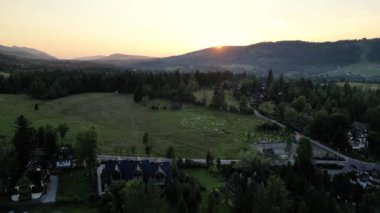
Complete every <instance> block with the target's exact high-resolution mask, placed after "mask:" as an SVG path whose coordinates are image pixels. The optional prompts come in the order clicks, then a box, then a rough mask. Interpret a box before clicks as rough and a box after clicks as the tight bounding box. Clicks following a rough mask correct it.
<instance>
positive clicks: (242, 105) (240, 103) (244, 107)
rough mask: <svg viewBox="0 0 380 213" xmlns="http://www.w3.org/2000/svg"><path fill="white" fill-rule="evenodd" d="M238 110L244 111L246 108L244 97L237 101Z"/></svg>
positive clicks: (245, 98) (246, 100)
mask: <svg viewBox="0 0 380 213" xmlns="http://www.w3.org/2000/svg"><path fill="white" fill-rule="evenodd" d="M239 105H240V110H241V111H245V110H247V107H248V98H247V96H245V95H242V96H240V100H239Z"/></svg>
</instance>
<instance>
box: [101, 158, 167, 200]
mask: <svg viewBox="0 0 380 213" xmlns="http://www.w3.org/2000/svg"><path fill="white" fill-rule="evenodd" d="M97 171H98V194H99V195H103V194H104V193H105V192H106V191H107V189H108V187H109V186H110V185H111V183H112V182H113V181H116V180H126V181H129V180H143V181H144V182H148V181H153V182H154V183H155V184H156V185H158V186H161V187H164V186H165V185H167V184H168V183H170V182H171V161H170V160H150V159H144V160H140V159H127V160H108V161H103V162H101V163H100V165H99V166H98V168H97Z"/></svg>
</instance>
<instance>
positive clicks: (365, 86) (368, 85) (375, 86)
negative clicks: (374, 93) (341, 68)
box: [338, 82, 380, 90]
mask: <svg viewBox="0 0 380 213" xmlns="http://www.w3.org/2000/svg"><path fill="white" fill-rule="evenodd" d="M348 83H349V84H350V86H352V87H358V88H360V89H365V90H367V89H371V90H376V89H380V84H376V83H359V82H348ZM344 84H345V83H344V82H340V83H338V85H340V86H343V85H344Z"/></svg>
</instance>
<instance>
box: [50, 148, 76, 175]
mask: <svg viewBox="0 0 380 213" xmlns="http://www.w3.org/2000/svg"><path fill="white" fill-rule="evenodd" d="M75 166H76V164H75V154H74V149H73V148H72V147H71V145H70V144H64V145H61V146H60V147H59V148H58V151H57V154H56V156H55V161H54V168H56V169H65V168H73V167H75Z"/></svg>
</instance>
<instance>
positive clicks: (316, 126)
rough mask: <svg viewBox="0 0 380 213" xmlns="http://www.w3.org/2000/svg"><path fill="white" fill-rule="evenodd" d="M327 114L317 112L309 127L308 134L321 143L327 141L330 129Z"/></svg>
mask: <svg viewBox="0 0 380 213" xmlns="http://www.w3.org/2000/svg"><path fill="white" fill-rule="evenodd" d="M329 126H330V122H329V114H328V113H327V112H326V111H325V110H321V111H318V112H316V113H315V114H314V118H313V121H312V123H311V125H310V134H311V135H312V136H313V137H314V138H316V139H320V140H322V141H326V140H328V139H329V137H330V136H329V132H331V129H330V127H329Z"/></svg>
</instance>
